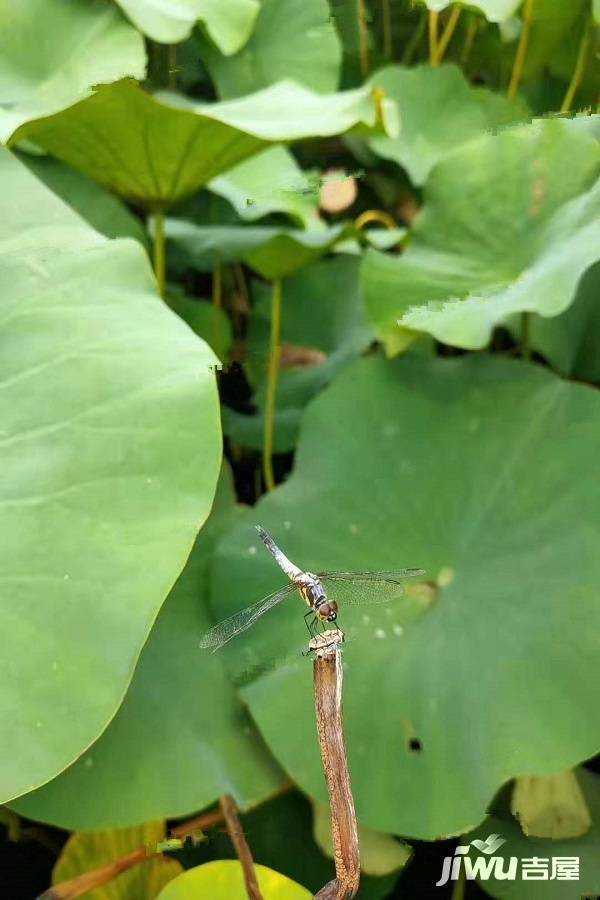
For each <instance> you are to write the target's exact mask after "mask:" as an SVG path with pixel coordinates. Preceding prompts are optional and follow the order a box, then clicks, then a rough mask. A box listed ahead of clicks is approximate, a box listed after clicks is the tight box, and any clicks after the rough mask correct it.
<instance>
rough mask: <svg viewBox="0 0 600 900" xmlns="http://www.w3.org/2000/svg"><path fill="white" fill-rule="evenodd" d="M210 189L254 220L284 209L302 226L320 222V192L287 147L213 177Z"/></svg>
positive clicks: (308, 226) (269, 149)
mask: <svg viewBox="0 0 600 900" xmlns="http://www.w3.org/2000/svg"><path fill="white" fill-rule="evenodd" d="M207 187H208V189H209V190H210V191H213V192H214V193H215V194H219V195H220V196H221V197H225V199H226V200H229V202H230V203H231V204H232V206H233V207H234V208H235V211H236V212H237V214H238V215H239V216H240V217H241V218H242V219H246V220H248V221H251V222H254V221H255V220H256V219H260V218H262V217H263V216H267V215H269V214H270V213H285V214H286V215H288V216H290V218H292V219H294V220H295V222H296V223H297V224H298V225H300V226H302V227H303V228H310V227H311V226H312V227H314V226H316V225H317V223H318V220H319V216H318V213H317V192H316V191H315V192H312V191H311V192H308V189H309V187H310V182H309V178H308V176H307V174H306V173H305V172H303V171H302V169H301V168H300V166H299V165H298V163H297V162H296V160H295V159H294V157H293V156H292V154H291V153H290V152H289V150H287V149H286V148H285V147H269V148H268V150H263V152H262V153H257V154H256V156H253V157H251V158H250V159H247V160H245V161H244V162H242V163H240V164H239V165H237V166H235V167H234V168H233V169H230V170H229V171H228V172H224V173H223V175H219V176H218V177H217V178H213V180H212V181H211V182H209V184H208V185H207Z"/></svg>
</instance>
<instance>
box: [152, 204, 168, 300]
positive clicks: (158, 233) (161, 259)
mask: <svg viewBox="0 0 600 900" xmlns="http://www.w3.org/2000/svg"><path fill="white" fill-rule="evenodd" d="M153 239H154V274H155V276H156V281H157V284H158V292H159V294H160V296H161V297H162V298H163V300H164V297H165V275H166V253H165V214H164V211H163V210H162V209H158V210H156V212H155V213H154V235H153Z"/></svg>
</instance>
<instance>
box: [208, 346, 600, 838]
mask: <svg viewBox="0 0 600 900" xmlns="http://www.w3.org/2000/svg"><path fill="white" fill-rule="evenodd" d="M599 422H600V399H599V398H598V395H597V393H596V391H594V390H592V389H590V388H587V387H583V386H580V385H574V384H570V383H567V382H564V381H562V380H561V379H559V378H557V377H556V376H554V375H552V374H550V373H548V372H547V371H546V370H544V369H542V368H540V367H536V366H533V365H531V364H526V363H522V362H517V361H512V362H509V361H500V360H495V359H493V358H489V357H486V356H481V357H480V356H469V357H462V358H459V359H454V360H447V359H433V360H429V359H425V358H421V357H419V358H417V357H416V356H415V357H414V358H413V357H412V356H410V357H404V358H400V359H398V360H395V361H394V362H388V361H385V360H381V359H375V358H368V359H365V360H361V361H359V362H358V363H356V364H354V365H352V366H351V367H348V368H347V369H345V370H344V371H343V372H342V373H341V374H340V375H339V376H338V378H337V379H336V381H334V383H333V385H331V386H330V387H329V388H328V389H327V390H326V391H324V392H323V393H322V394H320V395H319V397H318V398H317V399H316V400H314V401H313V403H312V404H311V405H310V406H309V407H308V409H307V411H306V413H305V416H304V418H303V421H302V428H301V434H300V440H299V444H298V449H297V454H296V467H295V470H294V472H293V474H292V475H291V477H290V478H289V479H288V481H286V483H285V484H284V485H282V486H281V487H278V488H277V490H275V491H273V492H272V493H270V494H269V495H268V496H267V497H266V498H264V499H263V500H261V502H260V503H259V504H258V505H257V506H255V507H254V508H253V509H252V510H251V511H249V512H248V514H247V516H246V517H245V519H244V520H241V522H240V523H239V524H238V525H237V526H236V527H235V528H234V529H233V530H232V531H231V532H230V533H229V534H227V535H226V536H225V538H224V539H223V541H222V542H221V543H220V545H219V546H218V548H217V558H216V561H215V568H214V578H213V584H212V598H213V607H214V610H215V618H217V619H221V618H224V617H225V616H227V615H229V614H231V613H232V612H234V611H235V610H237V609H239V608H240V607H243V606H246V605H248V604H251V603H253V602H254V601H256V600H258V599H259V598H260V597H261V596H263V595H264V594H266V593H269V592H270V591H273V590H275V589H276V588H277V586H278V585H281V584H282V576H281V573H278V570H277V567H276V566H275V565H274V564H273V561H272V560H271V558H270V557H269V555H268V553H266V552H264V548H262V547H261V546H260V541H259V539H258V538H257V537H256V536H255V533H254V534H253V532H254V528H253V525H254V523H257V522H258V523H260V524H262V525H263V526H264V527H265V528H267V529H268V530H269V531H270V532H271V534H273V536H274V537H275V540H277V541H279V542H280V544H281V545H282V548H283V549H284V551H285V552H286V553H287V554H288V555H289V557H290V558H291V559H292V560H293V561H295V562H296V563H297V564H298V565H301V566H303V567H305V568H306V569H308V570H309V571H313V572H319V571H323V570H325V571H327V570H336V569H339V570H342V571H348V570H361V569H369V570H376V569H393V568H398V567H400V566H404V565H408V566H423V568H425V569H426V571H427V578H428V583H424V584H421V585H414V584H413V583H412V582H414V579H411V580H410V582H411V583H410V584H407V587H406V591H405V594H406V596H405V598H404V600H403V601H401V602H397V603H395V604H388V605H383V606H374V607H372V608H368V607H367V606H363V607H362V609H361V608H360V607H358V608H356V607H350V606H347V605H346V606H345V607H344V608H340V615H339V625H340V627H341V628H342V629H343V630H344V632H345V633H346V636H347V646H346V648H345V651H344V654H345V661H346V675H345V680H344V698H345V699H344V716H345V731H346V744H347V750H348V757H349V765H350V772H351V776H352V786H353V791H354V797H355V801H356V811H357V816H358V819H359V821H361V823H363V824H364V825H366V826H368V827H371V828H374V829H376V830H379V831H388V832H392V833H396V834H405V835H409V836H410V835H412V836H416V837H421V838H426V839H433V838H437V837H439V836H441V835H448V834H456V833H459V832H461V831H464V830H466V827H472V826H474V825H475V824H476V823H478V822H479V821H481V820H482V818H483V817H484V815H485V810H486V805H487V803H488V802H489V800H490V799H491V797H492V795H493V794H494V792H495V791H496V790H497V788H498V786H499V785H500V784H502V783H503V782H504V781H505V780H507V779H508V778H509V777H511V776H512V775H514V774H517V773H519V774H520V773H523V772H537V773H539V774H545V773H551V772H555V771H560V770H561V769H564V768H567V767H568V766H571V765H572V764H573V763H574V762H576V761H577V760H580V759H583V758H586V757H588V756H590V755H592V754H593V753H594V752H595V751H596V750H597V748H598V742H599V740H600V725H599V723H598V718H597V716H596V714H595V710H596V705H597V703H596V696H595V689H594V685H593V683H592V681H590V679H589V678H588V677H587V675H589V672H591V671H593V670H594V665H595V660H596V658H597V637H596V635H597V631H598V627H599V626H600V621H599V619H600V606H599V604H598V602H597V585H598V579H599V578H600V558H599V557H598V553H597V533H598V521H599V513H598V509H599V508H600V506H599V503H600V496H599V494H600V486H599V484H598V480H597V478H596V477H595V472H596V470H597V444H598V440H599V437H600V425H599ZM557 447H560V453H559V454H557V449H556V448H557ZM565 471H569V472H577V476H578V477H577V478H567V479H565ZM565 523H567V524H568V527H566V525H565ZM302 614H303V610H302V605H301V603H300V601H299V600H297V599H295V598H292V599H290V600H287V601H285V602H284V603H283V604H281V605H280V606H279V607H277V608H276V609H275V610H272V611H271V612H269V613H268V614H267V615H266V616H264V617H263V619H262V620H261V621H260V622H258V623H256V624H255V625H253V627H252V628H251V629H250V630H249V631H248V632H247V634H246V635H244V636H241V637H239V638H237V639H236V640H234V641H232V642H231V644H228V645H227V646H226V647H224V648H223V650H221V651H219V652H221V653H223V654H224V656H225V658H226V660H227V664H228V666H229V667H230V670H231V672H232V676H233V677H235V678H236V679H239V680H240V683H241V690H242V694H243V696H244V699H245V701H246V702H247V704H248V706H249V708H250V712H251V714H252V716H253V718H254V719H255V721H256V722H257V724H258V726H259V728H260V730H261V732H262V733H263V735H264V736H265V739H266V741H267V743H268V745H269V747H270V748H271V750H272V751H273V753H274V754H275V756H276V758H277V759H278V760H279V761H280V762H281V764H282V765H283V767H284V768H285V770H286V771H287V772H289V774H290V776H291V777H292V778H293V779H294V780H295V781H296V782H297V784H298V785H299V786H300V788H301V789H302V790H305V791H306V792H307V793H309V794H310V795H311V796H312V797H314V798H316V799H318V800H320V801H321V802H324V801H325V788H324V783H323V773H322V767H321V762H320V759H319V751H318V747H317V742H316V738H315V722H314V715H315V713H314V706H313V699H312V684H311V666H310V663H309V662H308V661H307V660H305V659H302V657H301V656H300V651H301V650H302V649H305V648H306V640H307V635H306V629H305V628H304V625H303V623H302ZM278 653H280V654H282V655H284V656H285V657H286V659H287V657H288V656H289V655H290V654H292V653H295V654H297V657H296V661H295V662H294V661H291V662H286V663H285V665H275V667H274V663H276V661H277V654H278ZM549 666H551V667H552V672H553V678H552V679H551V680H549V679H548V667H549ZM557 684H558V685H560V690H557V688H556V686H557ZM467 746H468V747H469V748H471V751H472V752H470V753H466V752H465V747H467ZM467 823H470V825H467Z"/></svg>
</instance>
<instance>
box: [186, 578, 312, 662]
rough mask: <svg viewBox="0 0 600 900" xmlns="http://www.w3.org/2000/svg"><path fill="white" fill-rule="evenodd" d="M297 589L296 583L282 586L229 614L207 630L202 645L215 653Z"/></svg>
mask: <svg viewBox="0 0 600 900" xmlns="http://www.w3.org/2000/svg"><path fill="white" fill-rule="evenodd" d="M297 590H298V589H297V587H296V585H295V584H287V585H286V586H285V587H284V588H280V589H279V590H278V591H274V592H273V593H272V594H269V595H268V596H267V597H263V599H262V600H259V601H258V603H255V604H254V606H248V607H246V609H241V610H240V611H239V612H236V613H234V614H233V615H232V616H229V618H228V619H223V621H222V622H219V623H218V625H214V626H213V627H212V628H211V629H210V631H207V632H206V634H205V635H204V637H203V638H202V640H201V641H200V646H201V647H202V648H203V649H207V650H212V651H213V653H214V651H215V650H218V649H219V648H220V647H222V646H223V644H226V643H227V642H228V641H230V640H231V638H234V637H235V636H236V635H238V634H240V633H241V632H242V631H245V630H246V629H247V628H250V626H251V625H254V623H255V622H256V620H257V619H260V617H261V616H263V615H264V614H265V613H266V612H268V611H269V610H270V609H272V608H273V607H274V606H277V604H278V603H280V602H281V601H282V600H285V598H286V597H289V596H290V594H293V593H294V592H295V591H297Z"/></svg>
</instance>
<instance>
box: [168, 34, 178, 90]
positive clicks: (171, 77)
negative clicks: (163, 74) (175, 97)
mask: <svg viewBox="0 0 600 900" xmlns="http://www.w3.org/2000/svg"><path fill="white" fill-rule="evenodd" d="M167 87H168V88H169V90H170V91H175V90H177V44H169V49H168V63H167Z"/></svg>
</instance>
